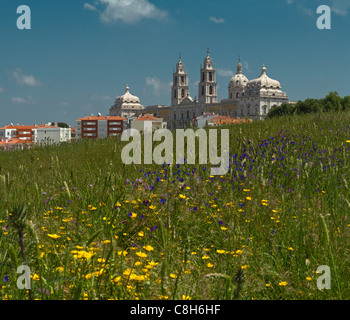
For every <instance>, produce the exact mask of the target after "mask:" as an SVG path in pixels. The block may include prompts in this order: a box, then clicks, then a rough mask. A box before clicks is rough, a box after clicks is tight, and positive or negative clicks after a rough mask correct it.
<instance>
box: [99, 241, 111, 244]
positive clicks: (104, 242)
mask: <svg viewBox="0 0 350 320" xmlns="http://www.w3.org/2000/svg"><path fill="white" fill-rule="evenodd" d="M101 243H102V244H108V243H111V240H105V241H102V242H101Z"/></svg>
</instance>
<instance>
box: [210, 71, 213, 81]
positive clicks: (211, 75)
mask: <svg viewBox="0 0 350 320" xmlns="http://www.w3.org/2000/svg"><path fill="white" fill-rule="evenodd" d="M209 81H213V73H212V72H209Z"/></svg>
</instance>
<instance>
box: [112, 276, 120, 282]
mask: <svg viewBox="0 0 350 320" xmlns="http://www.w3.org/2000/svg"><path fill="white" fill-rule="evenodd" d="M121 279H122V277H115V278H114V279H113V282H114V283H117V282H119V281H120V280H121Z"/></svg>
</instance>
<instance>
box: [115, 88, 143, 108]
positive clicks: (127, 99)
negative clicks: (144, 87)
mask: <svg viewBox="0 0 350 320" xmlns="http://www.w3.org/2000/svg"><path fill="white" fill-rule="evenodd" d="M129 89H130V88H129V86H126V88H125V90H126V91H125V93H124V94H123V95H122V96H120V97H118V98H117V99H115V103H116V104H121V103H140V99H139V97H136V96H133V95H132V94H131V93H130V92H129Z"/></svg>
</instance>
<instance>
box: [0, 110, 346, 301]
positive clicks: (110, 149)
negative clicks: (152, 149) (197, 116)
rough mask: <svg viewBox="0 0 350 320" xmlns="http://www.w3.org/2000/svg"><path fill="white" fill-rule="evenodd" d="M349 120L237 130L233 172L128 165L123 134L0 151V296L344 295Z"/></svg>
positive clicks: (294, 121) (324, 118) (314, 119)
mask: <svg viewBox="0 0 350 320" xmlns="http://www.w3.org/2000/svg"><path fill="white" fill-rule="evenodd" d="M349 120H350V114H349V113H329V114H327V115H324V114H323V115H318V114H317V115H308V116H303V117H290V118H279V119H271V120H267V121H262V122H255V123H252V124H242V125H239V126H231V127H227V128H229V129H230V151H231V153H230V170H229V172H228V173H227V174H226V175H224V176H210V174H209V173H210V165H208V166H205V165H189V164H184V165H180V166H179V165H176V164H174V165H163V166H158V165H124V164H123V163H122V161H121V156H120V155H121V150H122V147H123V145H125V143H122V142H121V141H120V139H119V138H107V139H101V140H89V141H88V140H83V141H77V142H72V143H67V144H62V145H60V146H46V147H38V148H33V149H28V150H24V151H14V152H8V153H0V168H1V169H0V221H1V222H0V227H1V232H0V282H1V287H0V297H1V298H2V299H189V298H191V299H348V298H349V297H350V292H349V283H350V275H349V267H348V262H349V245H348V243H349V240H348V239H349V235H350V221H349V210H350V202H349V201H350V200H349V186H348V182H349V181H350V172H349V156H350V150H349V147H350V144H349V143H347V142H346V141H347V140H350V125H349V123H350V121H349ZM21 208H25V214H24V213H23V212H22V211H21ZM21 212H22V215H21V214H20V213H21ZM16 217H17V218H18V217H21V220H18V219H16ZM325 226H326V228H325ZM19 230H22V231H21V232H19ZM23 253H24V254H23ZM22 264H25V265H28V266H29V267H30V269H31V275H32V288H31V290H19V289H18V288H17V286H16V281H17V278H18V277H19V274H17V273H16V270H17V266H19V265H22ZM320 265H328V266H329V267H330V268H331V272H332V274H331V276H332V287H331V289H330V290H322V291H321V290H319V289H318V288H317V286H316V281H317V278H318V277H319V275H318V274H316V270H317V268H318V266H320Z"/></svg>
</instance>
